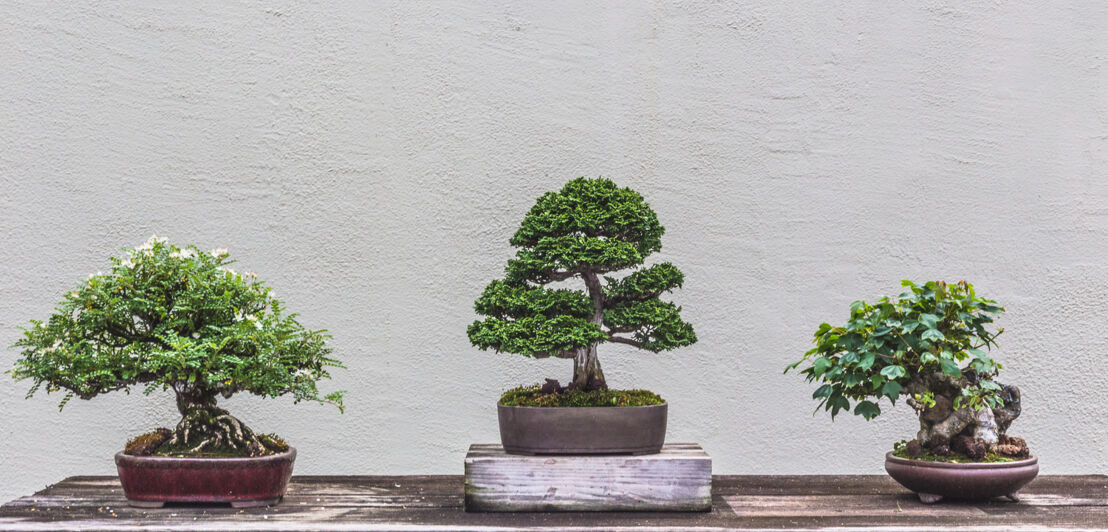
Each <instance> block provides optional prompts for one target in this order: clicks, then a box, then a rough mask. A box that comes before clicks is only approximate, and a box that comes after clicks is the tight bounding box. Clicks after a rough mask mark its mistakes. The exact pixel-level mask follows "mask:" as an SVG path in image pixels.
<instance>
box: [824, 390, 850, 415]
mask: <svg viewBox="0 0 1108 532" xmlns="http://www.w3.org/2000/svg"><path fill="white" fill-rule="evenodd" d="M827 409H830V410H831V419H835V416H836V415H837V414H838V413H839V411H840V410H846V411H850V401H848V400H847V398H846V397H843V396H841V395H838V394H834V395H832V396H831V397H829V398H828V399H827V405H826V406H825V407H824V410H827Z"/></svg>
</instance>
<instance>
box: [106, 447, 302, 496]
mask: <svg viewBox="0 0 1108 532" xmlns="http://www.w3.org/2000/svg"><path fill="white" fill-rule="evenodd" d="M295 460H296V449H293V448H292V447H289V450H288V451H285V452H283V453H281V454H274V455H270V456H259V457H255V458H176V457H170V456H131V455H129V454H124V453H122V452H120V453H116V455H115V465H116V468H117V469H118V470H119V482H120V483H121V484H123V494H124V495H126V496H127V502H128V503H129V504H130V505H131V506H137V507H140V508H160V507H161V506H162V505H163V504H165V503H167V502H211V503H231V506H233V507H235V508H246V507H251V506H267V505H271V504H276V503H277V502H278V501H279V500H280V499H281V497H282V496H284V495H285V488H287V487H288V484H289V477H291V476H292V463H293V461H295Z"/></svg>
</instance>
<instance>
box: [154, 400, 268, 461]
mask: <svg viewBox="0 0 1108 532" xmlns="http://www.w3.org/2000/svg"><path fill="white" fill-rule="evenodd" d="M173 389H174V391H175V392H177V410H179V411H180V412H181V421H180V422H179V423H177V427H176V428H175V429H174V430H173V435H172V436H171V437H170V438H169V439H168V440H167V441H166V442H165V443H164V444H163V445H162V446H161V447H162V449H172V450H173V452H176V453H181V454H200V453H204V452H205V451H207V452H212V451H216V450H221V449H222V450H224V451H226V450H229V449H230V450H235V451H239V452H242V453H243V454H244V455H246V456H262V455H265V454H269V453H270V452H271V451H277V450H279V449H273V448H271V446H270V445H267V443H268V442H266V441H265V440H264V439H262V438H259V437H258V435H257V434H255V433H254V431H253V430H251V429H250V427H247V426H246V424H245V423H243V422H241V421H239V420H238V419H236V418H235V417H234V416H232V415H231V414H229V413H228V412H227V411H226V410H224V409H222V408H219V407H217V406H216V400H215V397H216V396H215V394H214V393H210V392H204V391H200V390H196V389H195V388H192V387H189V386H187V385H180V386H174V388H173Z"/></svg>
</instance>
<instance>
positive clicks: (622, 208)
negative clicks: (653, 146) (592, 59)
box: [468, 178, 696, 381]
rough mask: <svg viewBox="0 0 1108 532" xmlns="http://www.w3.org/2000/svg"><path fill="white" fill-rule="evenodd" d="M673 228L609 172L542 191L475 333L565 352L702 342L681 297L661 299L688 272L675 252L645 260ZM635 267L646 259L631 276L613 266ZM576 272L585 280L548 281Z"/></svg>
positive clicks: (484, 343)
mask: <svg viewBox="0 0 1108 532" xmlns="http://www.w3.org/2000/svg"><path fill="white" fill-rule="evenodd" d="M664 232H665V229H664V228H663V227H662V226H661V224H659V223H658V217H657V215H656V214H655V212H654V210H653V209H651V208H650V206H649V205H648V204H647V203H646V201H645V200H644V199H643V197H642V196H641V195H640V194H639V193H637V192H635V191H633V190H631V189H629V188H620V187H618V186H617V185H616V184H615V183H613V182H612V181H610V180H608V179H585V178H578V179H574V180H572V181H570V182H569V183H567V184H566V185H565V186H564V187H563V188H562V189H561V190H560V191H558V192H549V193H546V194H544V195H542V196H541V197H539V199H538V201H536V203H535V205H534V207H532V208H531V210H530V212H528V213H527V215H526V216H525V217H524V219H523V221H522V223H521V224H520V227H519V229H518V230H517V231H516V232H515V234H514V235H513V236H512V238H511V240H510V243H511V244H512V246H514V247H517V248H519V249H518V250H517V252H516V255H515V258H513V259H510V260H509V261H508V265H507V268H506V269H505V277H504V279H503V280H496V281H493V282H491V283H490V284H489V285H488V286H487V287H486V288H485V291H484V293H482V294H481V296H480V297H479V298H478V299H477V301H476V303H475V305H474V308H475V310H476V311H477V313H478V314H481V315H483V316H485V319H484V320H479V321H476V322H474V323H473V324H472V325H470V326H469V329H468V333H469V338H470V340H471V341H472V342H473V344H474V345H476V346H478V347H480V348H482V349H490V348H491V349H494V350H496V351H506V352H511V353H518V354H522V355H525V356H531V357H548V356H558V357H563V358H572V357H578V356H580V355H581V353H579V351H580V350H587V349H590V348H591V349H592V350H593V352H594V353H593V354H594V355H595V346H596V345H597V344H598V343H601V342H618V343H624V344H628V345H632V346H635V347H638V348H641V349H645V350H648V351H655V352H657V351H664V350H667V349H674V348H677V347H682V346H686V345H689V344H692V343H694V342H695V341H696V334H695V333H694V332H693V328H692V326H691V325H690V324H688V323H686V322H685V321H683V320H682V319H681V316H680V310H681V309H680V307H678V306H676V305H674V304H673V303H669V302H664V301H661V300H660V299H659V296H660V295H662V294H663V293H666V292H669V291H671V290H673V289H675V288H678V287H680V286H681V284H682V282H683V281H684V276H683V275H682V274H681V272H680V271H679V270H678V269H677V268H676V267H674V266H673V265H672V264H670V263H668V262H666V263H661V264H655V265H653V266H649V267H642V268H639V267H641V266H642V265H643V263H644V261H645V259H646V258H647V257H648V256H649V255H650V254H652V253H654V252H656V251H658V250H660V249H661V247H662V240H661V238H662V234H663V233H664ZM629 268H639V269H637V270H636V271H634V272H633V273H631V274H630V275H628V276H626V277H624V278H622V279H620V278H616V277H612V276H606V275H605V274H608V273H611V272H615V271H618V270H624V269H629ZM602 276H603V280H601V277H602ZM571 278H580V279H581V280H583V281H584V283H585V290H584V291H582V290H577V289H569V288H551V287H547V286H546V285H548V284H550V283H553V282H557V281H564V280H567V279H571ZM597 371H599V366H598V365H597ZM576 380H577V379H576V378H575V381H576Z"/></svg>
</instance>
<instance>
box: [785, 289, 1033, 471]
mask: <svg viewBox="0 0 1108 532" xmlns="http://www.w3.org/2000/svg"><path fill="white" fill-rule="evenodd" d="M901 284H902V286H904V287H906V288H908V291H907V292H905V293H902V294H900V296H899V297H897V298H895V299H890V298H888V297H883V298H881V299H880V300H878V301H877V303H875V304H869V303H866V302H863V301H856V302H854V303H853V304H852V305H851V307H850V320H849V321H847V322H846V324H845V325H842V326H838V327H834V326H831V325H830V324H827V323H824V324H821V325H820V326H819V329H818V330H817V331H816V333H815V344H816V346H815V347H814V348H812V349H811V350H809V351H808V352H807V353H805V354H804V357H803V358H802V359H801V360H799V361H797V362H796V363H794V364H792V365H790V366H789V367H788V368H786V369H785V371H786V372H788V371H789V370H791V369H794V368H797V367H798V366H800V365H802V364H804V365H805V366H804V368H803V369H802V370H801V373H802V374H804V375H806V376H807V378H808V381H809V382H812V381H815V382H819V383H821V386H820V387H819V388H818V389H816V391H815V393H814V394H813V395H812V397H813V398H814V399H816V400H818V401H819V406H820V407H823V409H824V410H825V411H830V413H831V416H832V418H834V417H835V415H836V414H838V413H839V412H844V411H845V412H849V411H850V407H851V401H855V402H856V403H855V404H854V414H855V415H859V416H862V417H864V418H865V419H867V420H869V419H873V418H874V417H876V416H878V415H879V414H880V413H881V408H880V406H878V402H879V401H880V400H881V399H882V398H887V399H888V400H889V402H890V403H891V404H896V400H897V399H898V398H900V397H905V398H906V400H905V402H906V403H908V405H910V406H911V407H912V408H913V409H915V411H916V412H917V413H918V415H919V423H920V430H919V433H918V434H917V435H916V439H914V440H911V441H909V442H906V443H900V444H898V445H897V446H896V449H895V453H896V454H897V455H899V456H903V457H908V458H923V459H929V460H955V461H959V460H966V459H968V460H971V461H985V460H991V461H1006V460H1009V459H1011V458H1024V457H1027V456H1028V455H1029V452H1028V449H1027V445H1026V443H1025V442H1024V440H1023V439H1022V438H1014V437H1011V436H1008V435H1007V431H1008V427H1009V426H1010V425H1011V424H1012V421H1013V420H1015V419H1016V418H1017V417H1018V416H1019V415H1020V391H1019V388H1017V387H1015V386H1011V385H1004V384H1001V383H999V382H997V381H996V380H995V378H996V376H997V374H998V373H999V372H1000V370H1001V369H1002V366H1001V364H999V363H998V362H996V361H994V360H993V359H992V358H991V357H990V356H989V354H988V352H987V351H988V350H990V349H991V348H993V347H996V346H997V343H996V338H997V336H999V335H1000V334H1001V333H1002V332H1004V330H1003V329H996V330H995V331H994V330H991V329H992V327H991V324H992V323H993V321H994V319H995V318H996V317H997V316H999V315H1000V313H1002V312H1004V309H1003V308H1002V307H1000V306H998V305H997V303H996V302H995V301H992V300H989V299H984V298H980V297H978V296H977V295H976V294H975V293H974V289H973V285H971V284H969V283H967V282H965V281H961V282H958V283H957V284H947V283H945V282H942V281H938V282H928V283H926V284H923V285H917V284H915V283H912V282H911V281H903V282H902V283H901ZM817 408H818V407H817Z"/></svg>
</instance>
